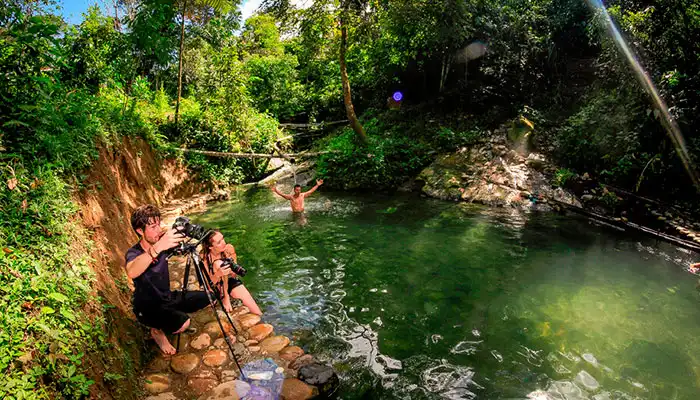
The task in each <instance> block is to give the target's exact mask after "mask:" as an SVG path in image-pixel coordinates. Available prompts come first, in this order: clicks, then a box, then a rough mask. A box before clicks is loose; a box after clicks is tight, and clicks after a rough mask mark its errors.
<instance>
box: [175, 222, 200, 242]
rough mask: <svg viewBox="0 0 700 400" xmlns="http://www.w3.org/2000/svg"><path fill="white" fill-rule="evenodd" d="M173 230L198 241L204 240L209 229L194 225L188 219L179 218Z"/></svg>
mask: <svg viewBox="0 0 700 400" xmlns="http://www.w3.org/2000/svg"><path fill="white" fill-rule="evenodd" d="M173 229H175V230H176V231H177V232H178V233H180V234H182V235H184V236H187V237H190V238H192V239H196V240H202V239H204V236H206V234H207V229H205V228H204V227H203V226H201V225H197V224H193V223H191V222H190V219H189V218H187V217H177V218H176V219H175V223H173Z"/></svg>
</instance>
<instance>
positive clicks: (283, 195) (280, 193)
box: [270, 185, 292, 200]
mask: <svg viewBox="0 0 700 400" xmlns="http://www.w3.org/2000/svg"><path fill="white" fill-rule="evenodd" d="M270 190H272V193H274V194H276V195H278V196H281V197H284V198H285V199H287V200H291V199H292V196H290V195H288V194H284V193H282V192H280V191H279V190H277V186H275V185H270Z"/></svg>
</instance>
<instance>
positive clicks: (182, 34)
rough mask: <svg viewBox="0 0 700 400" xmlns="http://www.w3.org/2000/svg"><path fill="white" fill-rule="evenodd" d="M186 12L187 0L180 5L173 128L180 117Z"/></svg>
mask: <svg viewBox="0 0 700 400" xmlns="http://www.w3.org/2000/svg"><path fill="white" fill-rule="evenodd" d="M186 12H187V0H185V2H184V3H183V5H182V25H181V26H180V54H179V56H178V58H179V59H180V60H179V65H178V67H177V102H176V103H175V126H178V119H179V117H180V98H181V96H182V53H184V52H185V13H186Z"/></svg>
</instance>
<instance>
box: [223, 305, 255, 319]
mask: <svg viewBox="0 0 700 400" xmlns="http://www.w3.org/2000/svg"><path fill="white" fill-rule="evenodd" d="M249 312H250V310H249V309H248V307H246V306H240V307H236V308H234V309H233V310H231V312H230V313H228V315H230V316H231V318H238V317H240V316H241V315H245V314H248V313H249Z"/></svg>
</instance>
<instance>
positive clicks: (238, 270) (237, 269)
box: [221, 258, 248, 277]
mask: <svg viewBox="0 0 700 400" xmlns="http://www.w3.org/2000/svg"><path fill="white" fill-rule="evenodd" d="M221 268H222V269H223V268H230V269H231V272H233V273H234V274H236V275H238V276H241V277H243V276H245V274H247V273H248V271H246V270H245V268H243V267H241V266H240V265H238V264H236V263H235V262H233V259H231V258H222V259H221Z"/></svg>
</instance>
